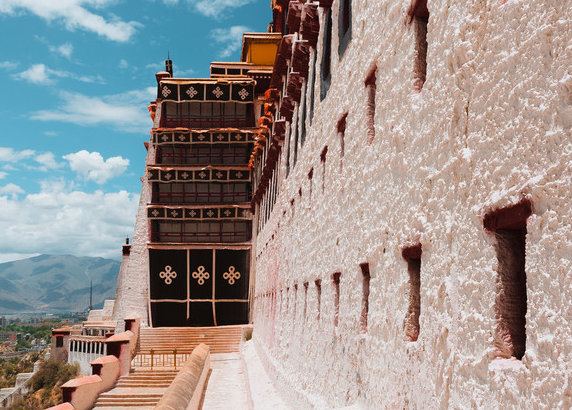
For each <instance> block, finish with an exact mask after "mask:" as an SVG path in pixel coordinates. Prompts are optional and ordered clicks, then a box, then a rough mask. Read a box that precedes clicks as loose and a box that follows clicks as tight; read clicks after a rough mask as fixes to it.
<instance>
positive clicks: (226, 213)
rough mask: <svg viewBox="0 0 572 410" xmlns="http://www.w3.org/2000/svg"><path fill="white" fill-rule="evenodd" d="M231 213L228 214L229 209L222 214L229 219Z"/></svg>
mask: <svg viewBox="0 0 572 410" xmlns="http://www.w3.org/2000/svg"><path fill="white" fill-rule="evenodd" d="M231 213H232V212H230V209H227V210H226V211H224V214H225V215H226V216H227V217H229V216H230V214H231Z"/></svg>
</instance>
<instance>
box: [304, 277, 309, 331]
mask: <svg viewBox="0 0 572 410" xmlns="http://www.w3.org/2000/svg"><path fill="white" fill-rule="evenodd" d="M308 285H309V284H308V282H304V322H306V313H307V312H308Z"/></svg>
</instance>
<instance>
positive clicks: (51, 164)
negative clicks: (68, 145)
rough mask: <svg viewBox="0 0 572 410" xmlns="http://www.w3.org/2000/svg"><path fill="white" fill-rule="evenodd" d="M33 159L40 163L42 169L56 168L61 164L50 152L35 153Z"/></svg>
mask: <svg viewBox="0 0 572 410" xmlns="http://www.w3.org/2000/svg"><path fill="white" fill-rule="evenodd" d="M34 160H35V161H36V162H37V163H39V164H40V165H42V170H46V171H47V170H48V169H56V168H60V167H61V166H62V164H59V163H58V162H57V161H56V158H55V156H54V154H53V153H52V152H44V153H43V154H40V155H37V156H36V157H35V158H34Z"/></svg>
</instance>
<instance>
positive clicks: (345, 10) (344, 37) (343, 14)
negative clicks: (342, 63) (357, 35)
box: [338, 0, 352, 58]
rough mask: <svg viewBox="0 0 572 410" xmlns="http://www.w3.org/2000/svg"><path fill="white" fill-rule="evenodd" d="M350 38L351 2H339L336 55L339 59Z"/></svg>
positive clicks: (345, 0)
mask: <svg viewBox="0 0 572 410" xmlns="http://www.w3.org/2000/svg"><path fill="white" fill-rule="evenodd" d="M351 38H352V2H351V0H340V13H339V15H338V39H339V46H338V54H339V56H340V58H341V57H342V56H343V55H344V52H345V51H346V48H347V47H348V44H349V42H350V40H351Z"/></svg>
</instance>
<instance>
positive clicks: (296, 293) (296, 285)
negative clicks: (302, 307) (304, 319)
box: [293, 283, 298, 323]
mask: <svg viewBox="0 0 572 410" xmlns="http://www.w3.org/2000/svg"><path fill="white" fill-rule="evenodd" d="M293 303H294V315H293V316H294V323H296V305H297V304H298V284H297V283H296V284H295V285H294V301H293Z"/></svg>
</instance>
